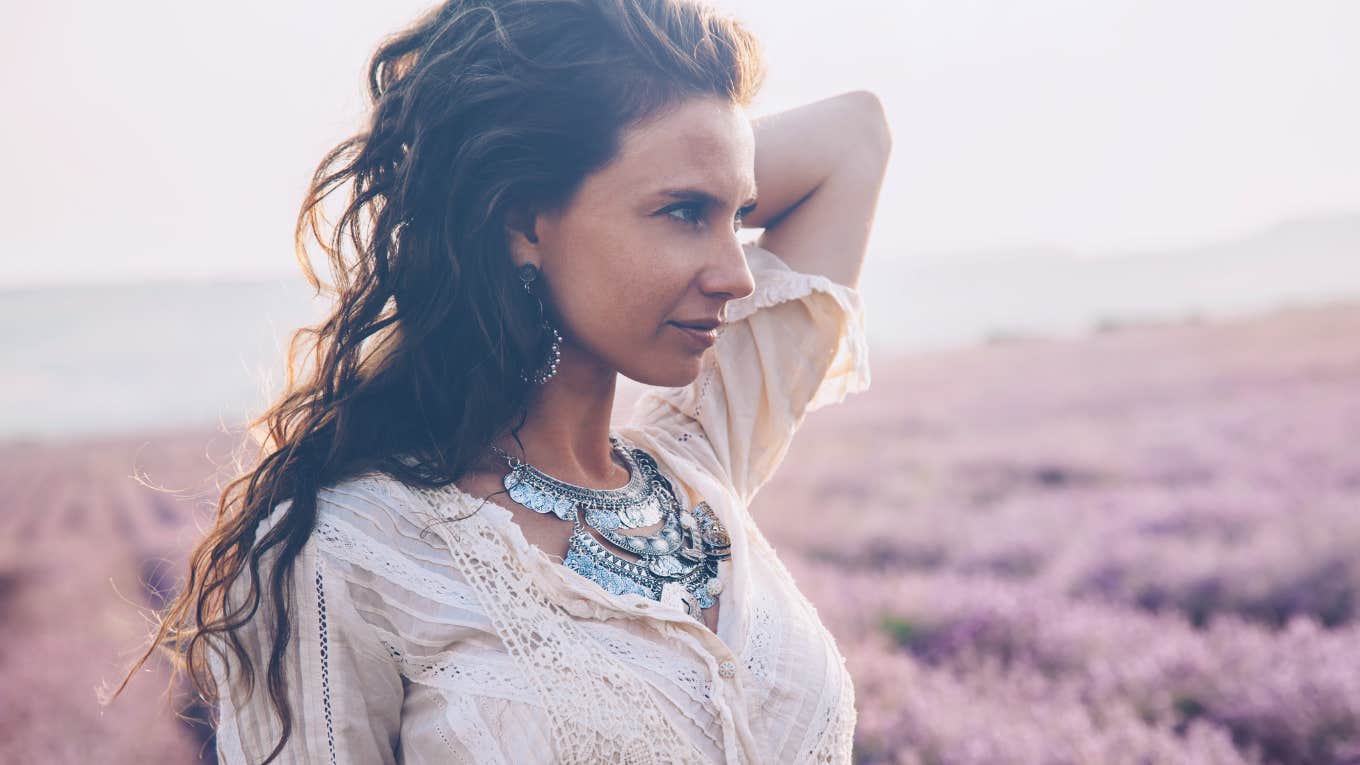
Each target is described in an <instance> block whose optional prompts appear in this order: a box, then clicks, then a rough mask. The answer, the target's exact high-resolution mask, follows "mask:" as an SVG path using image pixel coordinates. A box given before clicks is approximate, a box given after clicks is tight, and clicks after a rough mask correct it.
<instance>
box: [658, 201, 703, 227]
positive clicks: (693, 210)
mask: <svg viewBox="0 0 1360 765" xmlns="http://www.w3.org/2000/svg"><path fill="white" fill-rule="evenodd" d="M677 212H684V213H690V214H692V215H693V216H694V217H693V218H676V220H678V221H680V222H682V223H688V224H689V225H691V226H696V227H697V226H698V225H699V224H700V223H702V222H703V216H702V215H701V213H702V212H703V210H702V209H701V208H700V206H699V205H696V204H684V205H676V206H675V207H672V208H670V209H668V210H666V214H667V215H670V214H671V213H677ZM672 217H674V216H672Z"/></svg>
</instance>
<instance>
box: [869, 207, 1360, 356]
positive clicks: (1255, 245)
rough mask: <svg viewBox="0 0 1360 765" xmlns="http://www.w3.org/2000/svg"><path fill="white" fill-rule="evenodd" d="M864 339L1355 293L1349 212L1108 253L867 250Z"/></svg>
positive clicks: (898, 347)
mask: <svg viewBox="0 0 1360 765" xmlns="http://www.w3.org/2000/svg"><path fill="white" fill-rule="evenodd" d="M865 274H866V277H867V278H865V279H864V280H863V282H862V292H863V293H864V297H865V301H866V306H867V311H868V313H869V323H870V336H871V344H872V345H874V346H875V347H876V349H877V350H879V351H910V350H921V349H926V348H937V347H944V346H951V345H958V344H966V343H972V342H978V341H980V340H985V339H986V338H988V337H989V336H999V335H1010V336H1026V335H1039V336H1072V335H1079V334H1082V333H1084V332H1086V331H1088V330H1089V329H1091V328H1093V327H1096V326H1098V325H1100V324H1102V323H1104V324H1107V325H1108V324H1109V323H1112V322H1115V323H1117V322H1128V321H1139V320H1157V319H1168V318H1176V317H1194V316H1198V317H1201V318H1207V319H1212V318H1223V317H1228V316H1235V315H1242V314H1245V313H1254V312H1258V311H1265V310H1270V309H1272V308H1275V307H1279V306H1284V305H1291V304H1310V303H1318V302H1330V301H1334V300H1349V299H1360V213H1348V214H1340V215H1326V216H1317V217H1310V218H1302V219H1297V220H1291V221H1286V222H1283V223H1280V224H1278V225H1275V226H1271V227H1269V228H1266V229H1263V230H1261V231H1259V232H1257V233H1255V234H1253V235H1250V236H1246V237H1242V238H1239V239H1233V240H1227V241H1223V242H1219V243H1215V244H1211V245H1205V246H1200V247H1190V248H1181V249H1175V250H1166V251H1159V252H1125V253H1119V254H1114V255H1109V254H1105V255H1102V254H1099V253H1078V252H1072V251H1066V250H1061V249H1058V248H1025V249H1020V250H1015V251H990V252H971V253H960V254H959V257H958V259H957V260H954V261H951V260H949V259H948V256H940V255H929V256H925V257H913V256H910V255H908V256H901V257H897V256H892V257H885V256H881V255H879V256H876V254H871V255H870V259H869V262H868V264H867V265H866V266H865Z"/></svg>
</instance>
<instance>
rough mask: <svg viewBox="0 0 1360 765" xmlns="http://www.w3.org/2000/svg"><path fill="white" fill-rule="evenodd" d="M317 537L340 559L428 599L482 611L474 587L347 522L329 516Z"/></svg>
mask: <svg viewBox="0 0 1360 765" xmlns="http://www.w3.org/2000/svg"><path fill="white" fill-rule="evenodd" d="M316 537H317V539H318V540H319V542H320V543H321V544H322V546H324V547H325V548H326V550H327V552H330V553H331V554H332V555H334V556H335V557H337V558H339V559H340V560H343V561H345V562H346V563H349V564H351V565H354V566H358V567H359V568H362V569H364V570H365V571H371V572H373V573H375V574H378V575H379V576H381V577H383V578H384V579H386V580H388V581H390V582H393V583H395V584H397V585H400V586H401V587H403V588H404V589H407V590H410V591H411V592H414V593H416V594H417V595H421V596H423V597H425V598H428V599H430V600H433V601H435V602H438V603H442V604H444V605H448V606H454V607H456V608H461V609H463V610H466V611H473V612H476V611H480V610H481V604H480V603H479V602H478V600H477V594H476V593H475V592H474V591H472V588H471V587H469V586H468V585H466V584H463V583H462V582H457V581H455V580H452V579H449V578H448V577H444V576H440V575H439V574H436V573H434V572H432V571H427V570H425V569H423V568H421V567H420V566H418V565H416V564H414V563H411V561H410V559H409V558H407V557H406V556H404V555H402V554H400V553H399V552H398V551H396V550H394V549H392V548H391V547H389V546H387V545H385V544H383V543H381V542H379V541H377V540H375V539H373V538H372V537H370V536H368V535H367V534H364V533H363V532H361V531H359V530H358V529H356V528H354V527H353V526H351V525H349V524H348V523H345V522H344V521H340V520H336V519H333V518H327V519H325V520H321V521H318V522H317V524H316Z"/></svg>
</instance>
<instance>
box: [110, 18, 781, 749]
mask: <svg viewBox="0 0 1360 765" xmlns="http://www.w3.org/2000/svg"><path fill="white" fill-rule="evenodd" d="M763 78H764V64H763V61H762V56H761V52H760V47H759V44H758V42H757V40H756V39H755V38H754V36H753V35H752V34H751V33H750V32H749V31H748V30H747V29H746V28H745V27H743V26H742V25H741V24H740V23H739V22H737V21H736V20H734V19H732V18H731V17H729V16H727V15H725V14H723V13H720V12H718V11H716V10H715V9H713V8H711V7H708V6H706V5H704V4H702V3H699V2H691V1H690V0H452V1H450V2H446V3H444V4H442V5H440V6H438V7H435V8H433V9H431V10H430V11H428V12H426V13H425V15H423V16H422V17H420V18H419V19H418V20H416V21H415V22H414V23H413V24H412V25H410V26H409V27H407V28H406V29H404V30H403V31H400V32H399V33H397V34H395V35H393V36H391V37H389V38H387V39H386V40H384V41H383V42H382V43H381V44H380V46H379V47H378V48H377V50H376V51H375V53H374V54H373V56H372V58H371V60H370V61H369V63H368V67H367V92H368V96H369V100H370V105H371V112H370V113H369V116H368V117H367V118H366V119H365V122H366V128H365V129H364V130H362V132H358V133H357V134H355V135H353V136H351V137H349V138H347V139H346V140H344V141H342V142H340V143H339V144H338V145H336V146H335V147H334V148H332V149H331V150H330V151H329V152H327V154H326V155H325V157H324V158H323V159H322V160H321V162H320V164H319V165H318V167H317V169H316V171H315V173H314V175H313V177H312V180H311V182H310V185H309V188H308V190H307V193H306V195H305V197H304V200H303V202H302V206H301V210H300V212H299V214H298V218H297V225H296V229H295V247H296V255H297V259H298V262H299V263H300V264H301V267H302V270H303V273H304V274H305V276H306V278H307V280H308V282H309V283H310V284H311V285H312V288H313V289H314V291H315V294H317V295H320V294H322V292H323V291H324V292H325V293H326V294H327V295H328V296H331V295H333V296H334V308H333V310H332V311H331V312H330V313H329V315H328V316H327V317H326V318H325V319H324V320H322V321H321V322H319V323H318V324H316V325H313V326H309V327H303V328H301V329H298V330H297V331H296V332H295V333H294V334H293V336H292V339H291V342H290V343H289V346H288V351H287V359H286V363H287V378H286V383H285V387H284V390H283V392H282V393H281V394H280V395H279V396H278V398H277V399H275V400H274V402H273V403H272V404H271V405H270V406H269V407H268V408H267V410H266V411H265V412H264V414H262V415H261V416H259V417H258V418H256V419H254V420H253V421H251V422H250V423H249V430H250V433H251V434H252V437H253V438H252V440H253V441H255V443H256V445H257V446H258V450H257V454H256V455H255V456H254V457H252V458H251V460H250V463H251V464H252V465H253V466H252V467H250V468H249V469H248V470H243V471H239V472H238V473H237V474H236V477H235V478H233V479H231V480H230V481H229V482H228V483H227V484H226V487H225V489H224V490H223V491H222V492H221V495H220V497H219V499H218V500H217V505H216V518H215V522H214V524H213V526H212V528H211V529H210V530H209V531H208V533H206V534H205V535H204V536H203V538H202V539H201V540H200V541H199V542H198V543H197V545H196V546H195V548H194V549H193V551H192V553H191V555H190V559H189V566H188V573H187V584H186V585H185V586H184V588H183V589H182V590H181V591H180V592H179V594H178V595H177V596H176V597H175V598H174V599H172V600H171V601H170V602H169V603H168V605H167V606H166V607H165V609H164V610H163V612H161V613H158V614H157V621H158V622H159V627H158V629H156V630H154V634H153V635H152V636H151V637H150V645H149V647H148V648H147V649H146V652H145V653H144V654H142V656H141V658H140V659H139V660H137V661H136V662H135V664H134V665H133V666H132V668H131V669H130V670H129V671H128V673H127V675H126V676H125V677H124V678H123V681H122V683H121V684H120V685H119V687H118V689H117V690H116V691H115V692H114V694H113V697H114V698H116V697H117V696H118V695H119V694H121V692H122V691H123V689H124V688H125V687H126V685H127V683H128V680H129V679H130V678H131V677H132V675H133V673H135V672H136V671H137V670H138V669H139V668H141V667H142V665H143V664H144V663H145V662H146V661H147V659H148V658H149V657H150V656H151V655H152V654H153V653H155V652H156V651H157V650H158V649H159V650H161V651H163V652H165V654H166V655H168V657H169V658H170V659H171V662H172V665H173V668H174V672H173V674H172V677H171V680H172V682H173V680H174V678H175V677H178V676H179V675H180V674H181V673H187V674H188V676H189V677H190V679H191V680H192V682H193V686H194V689H195V691H196V692H197V695H198V698H199V699H200V700H201V702H202V703H203V704H206V705H215V704H216V703H217V701H218V698H219V696H218V694H219V689H218V688H217V687H216V684H215V683H214V679H213V675H212V672H211V665H210V664H209V662H208V656H207V651H208V650H211V646H210V645H208V644H207V643H205V641H208V640H214V641H215V640H216V639H217V638H219V637H225V638H226V639H227V640H228V641H229V642H230V645H231V647H232V652H233V653H234V654H235V656H236V657H237V660H238V661H237V662H236V663H237V664H239V666H240V667H241V668H242V672H243V676H244V682H245V687H246V688H247V692H253V689H254V685H255V670H254V668H253V667H252V666H251V662H250V658H249V657H248V656H247V654H246V652H245V650H244V649H243V647H242V644H241V642H240V640H239V639H238V637H237V636H236V634H235V631H236V630H237V629H238V628H239V627H241V626H242V625H244V624H246V623H247V622H249V620H250V619H251V618H253V617H254V615H255V612H256V610H257V608H258V607H259V605H260V599H261V597H262V596H263V594H264V591H263V589H262V587H261V570H260V561H261V558H262V557H263V556H264V555H265V554H266V553H268V552H269V551H270V550H272V549H273V548H276V547H277V548H278V550H277V552H276V553H274V554H275V555H276V556H277V557H276V559H275V560H276V561H277V562H276V564H275V565H273V566H270V567H268V572H267V573H269V577H268V588H267V589H268V596H269V598H270V603H271V605H272V608H271V613H272V614H274V615H275V622H274V624H273V625H272V626H273V629H272V632H271V634H273V635H274V642H273V645H272V648H271V654H270V657H269V666H268V668H267V678H266V685H267V688H268V692H269V696H270V699H271V703H272V706H273V708H274V709H275V710H276V713H277V714H278V716H279V719H280V722H281V723H282V731H283V737H282V739H281V740H280V741H279V742H278V744H277V745H276V746H275V747H274V749H273V751H272V752H271V753H270V755H269V757H268V759H267V760H266V762H272V761H273V760H274V759H276V758H277V757H278V755H279V753H280V752H281V751H282V749H283V747H284V744H285V743H286V741H287V740H288V738H289V736H290V735H291V732H292V719H293V718H292V712H291V710H290V709H289V706H288V704H287V702H286V695H285V694H286V691H285V688H286V686H285V682H286V681H285V673H284V667H283V666H282V659H283V656H284V653H285V648H286V646H287V642H288V640H289V637H290V627H289V621H288V611H287V608H288V606H287V599H288V593H287V583H288V581H289V578H290V576H291V572H292V568H293V563H294V560H295V559H296V557H297V555H298V554H299V551H300V550H301V549H302V548H303V546H304V545H305V543H306V542H307V540H308V538H309V537H310V536H311V534H312V532H313V529H314V527H315V523H316V516H317V495H318V491H319V490H320V489H321V488H323V487H325V486H327V485H329V484H332V483H333V482H338V481H340V480H343V479H345V478H347V477H350V476H355V475H359V474H363V473H366V472H369V471H375V470H376V471H379V472H382V473H385V474H387V475H389V476H391V477H393V478H395V479H397V480H400V481H403V482H406V483H408V484H412V485H416V486H423V487H437V486H444V485H447V484H449V483H452V482H454V481H456V480H457V479H458V478H460V477H461V476H463V475H464V474H465V473H466V472H467V471H468V470H469V469H470V467H472V466H473V465H474V464H476V461H477V459H478V457H479V455H481V454H482V453H483V450H484V449H485V448H486V446H487V444H489V443H490V442H492V441H493V440H494V438H496V437H497V436H498V435H499V434H501V433H503V432H505V430H506V429H507V428H511V432H514V431H515V430H517V429H518V427H519V426H522V425H523V423H524V419H525V415H526V405H527V402H528V399H529V396H530V394H531V392H532V390H531V389H532V384H531V383H527V382H525V381H524V380H523V379H522V378H521V373H522V372H524V371H525V370H532V369H534V368H536V367H537V366H538V364H539V363H540V362H541V360H542V359H543V357H544V354H545V350H546V344H547V340H548V338H545V337H544V332H543V330H542V326H541V324H540V322H539V321H538V314H537V307H536V305H535V304H534V302H533V298H532V297H531V296H528V295H526V294H525V291H524V289H523V287H522V285H521V284H520V282H519V280H518V279H517V277H516V274H515V270H514V266H513V263H512V261H511V259H510V256H509V242H508V239H507V236H506V232H507V226H508V225H513V224H514V217H515V214H516V212H517V211H521V210H530V211H555V212H560V211H562V210H563V209H565V208H566V207H567V206H568V205H569V204H570V202H571V200H572V198H573V195H574V193H575V191H576V190H577V188H578V187H579V185H580V184H581V182H582V181H583V180H584V179H585V178H586V177H587V176H588V175H589V174H590V173H592V172H594V171H596V170H598V169H600V168H601V167H603V166H605V165H606V164H607V163H609V162H610V161H611V159H612V158H613V157H614V156H615V155H616V152H617V150H618V147H619V144H620V140H621V137H622V134H623V132H624V131H625V130H626V129H629V128H630V127H633V126H636V125H639V124H641V123H643V122H646V121H648V120H651V119H655V118H658V117H664V114H665V113H666V111H667V109H668V108H670V107H673V106H676V105H678V104H679V103H680V102H681V101H683V100H685V99H687V98H690V97H695V96H718V97H721V98H726V99H728V100H729V101H730V102H731V103H734V104H739V105H742V106H746V105H749V104H750V102H751V101H752V99H753V98H754V96H755V94H756V92H757V91H758V90H759V88H760V84H761V82H762V80H763ZM342 189H347V190H348V193H347V194H346V196H345V198H344V200H343V207H342V208H341V211H340V214H339V217H338V220H337V222H335V223H334V224H333V225H332V224H329V223H328V220H327V216H326V215H325V213H324V212H323V207H325V204H326V203H327V202H328V201H329V200H332V199H333V198H334V196H335V193H336V192H337V191H341V190H342ZM312 240H314V241H315V242H316V243H317V244H318V245H319V246H320V247H321V248H322V249H323V251H324V252H325V254H326V256H327V259H328V261H329V265H330V269H331V272H332V274H333V281H334V283H333V284H323V283H322V281H321V280H320V279H319V278H318V277H317V275H316V273H315V272H314V270H313V269H312V267H311V263H310V256H309V253H308V249H309V248H308V243H309V242H310V241H312ZM516 423H517V424H516ZM412 458H414V459H412ZM284 501H288V502H289V503H290V504H289V506H288V507H287V508H280V509H281V510H286V512H282V513H281V514H280V517H279V518H278V519H277V522H276V523H274V524H273V525H272V527H270V528H269V530H268V531H267V533H265V534H263V536H261V537H260V538H259V539H256V535H257V531H258V528H257V527H258V525H259V524H260V522H261V521H262V520H263V519H265V518H266V517H268V516H270V515H271V511H272V510H274V509H275V508H278V507H279V505H280V504H281V503H283V502H284ZM247 572H248V576H249V584H250V589H249V593H248V595H247V597H246V600H245V602H244V603H241V604H239V605H235V607H229V604H228V602H227V599H226V597H225V596H226V593H227V592H228V591H229V590H230V588H231V585H232V583H233V582H235V581H236V580H237V579H238V577H241V576H242V575H243V574H245V573H247Z"/></svg>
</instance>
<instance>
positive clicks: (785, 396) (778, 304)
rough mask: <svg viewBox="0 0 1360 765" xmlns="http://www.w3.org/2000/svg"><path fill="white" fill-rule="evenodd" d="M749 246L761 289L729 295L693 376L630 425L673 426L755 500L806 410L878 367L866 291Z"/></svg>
mask: <svg viewBox="0 0 1360 765" xmlns="http://www.w3.org/2000/svg"><path fill="white" fill-rule="evenodd" d="M744 249H745V250H746V257H747V264H748V266H749V267H750V269H751V274H752V276H753V278H754V280H755V291H754V292H753V293H752V294H750V295H748V296H746V297H745V298H742V299H740V300H735V301H733V302H731V303H730V304H728V306H727V320H728V321H727V324H726V326H725V327H724V328H723V330H722V332H721V335H720V336H719V338H718V342H717V343H716V344H715V345H714V346H713V347H712V348H710V349H709V350H708V351H707V352H706V353H705V356H704V362H703V366H702V368H701V370H700V372H699V376H698V377H697V378H696V379H695V380H694V382H692V383H690V384H689V385H686V386H683V387H679V388H651V389H648V390H647V391H646V392H645V393H643V394H642V396H641V397H640V398H639V399H638V401H637V403H636V404H634V407H633V416H632V425H633V426H634V427H649V426H651V427H656V428H659V429H661V430H664V431H666V432H668V433H672V434H674V435H675V437H676V439H677V440H678V441H680V442H682V448H684V449H686V450H688V451H689V453H690V454H691V455H692V456H694V457H695V458H696V460H698V461H699V462H701V463H707V464H709V465H711V466H712V467H713V468H714V469H715V470H717V471H719V472H720V473H721V475H720V477H723V478H725V479H726V480H727V481H729V482H730V484H731V486H732V487H733V488H734V489H735V490H736V492H737V493H738V495H739V496H740V497H741V498H742V500H743V501H745V502H749V501H750V500H751V498H752V497H754V496H755V494H756V492H757V491H758V490H759V489H760V487H761V486H763V485H764V484H765V482H766V481H768V480H769V479H770V477H771V476H772V475H773V473H774V471H775V469H776V468H777V467H778V466H779V464H780V462H781V461H782V460H783V459H784V455H785V454H786V453H787V451H788V448H789V445H790V443H791V442H792V440H793V435H794V433H795V431H797V429H798V427H799V425H801V424H802V422H803V419H804V417H805V416H806V414H807V413H808V412H810V411H814V410H816V409H820V408H821V407H824V406H827V405H829V404H835V403H839V402H840V401H842V400H844V399H845V397H846V396H847V395H849V394H851V393H857V392H860V391H863V390H865V389H867V388H868V387H869V383H870V375H869V354H868V344H867V340H866V334H865V328H864V307H863V304H862V301H861V298H860V294H859V292H858V291H857V290H856V289H854V288H853V287H849V286H847V285H844V284H840V283H837V282H834V281H832V280H831V279H829V278H827V277H826V276H822V275H820V274H809V273H803V272H800V271H795V270H793V269H792V268H790V267H789V266H788V265H787V264H785V263H784V262H783V261H782V260H780V259H779V258H778V257H777V256H775V254H774V253H772V252H770V251H769V250H766V249H763V248H761V247H758V246H756V245H755V244H747V245H744Z"/></svg>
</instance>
